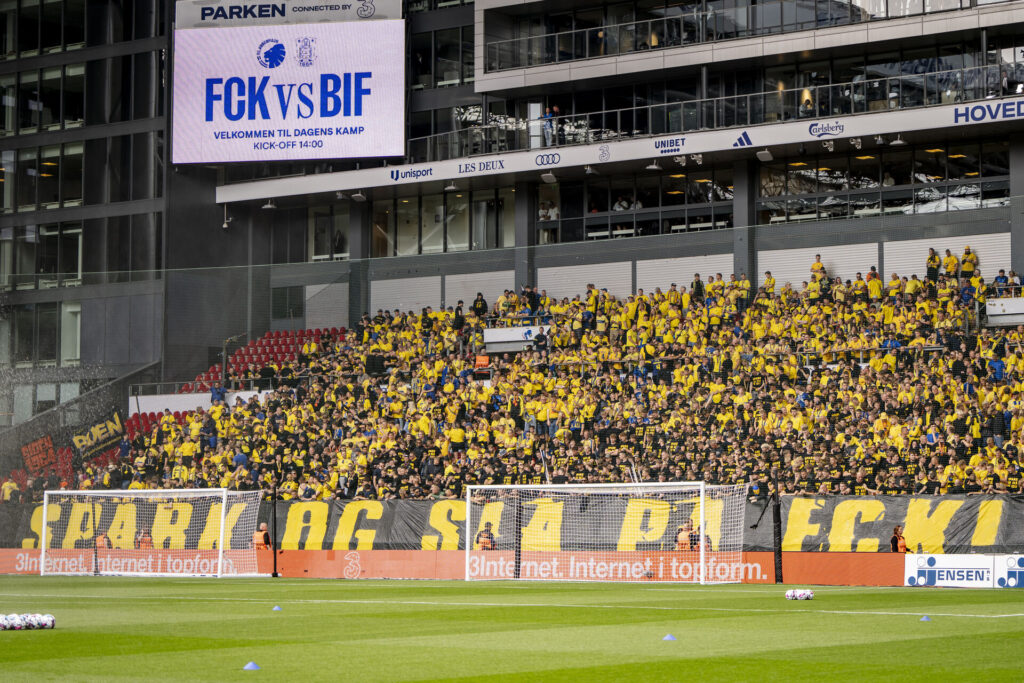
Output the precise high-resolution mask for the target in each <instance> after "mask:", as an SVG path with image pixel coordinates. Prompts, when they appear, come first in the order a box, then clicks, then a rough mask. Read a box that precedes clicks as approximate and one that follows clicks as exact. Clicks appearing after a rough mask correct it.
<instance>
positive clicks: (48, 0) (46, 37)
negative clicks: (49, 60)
mask: <svg viewBox="0 0 1024 683" xmlns="http://www.w3.org/2000/svg"><path fill="white" fill-rule="evenodd" d="M62 4H63V0H43V6H42V16H41V17H40V28H41V30H40V34H41V35H42V50H43V52H44V53H46V52H55V51H57V50H60V49H61V46H62V44H63V36H62V31H61V29H62V27H63V26H62V25H63V19H62V17H61V5H62Z"/></svg>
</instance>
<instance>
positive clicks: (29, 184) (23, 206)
mask: <svg viewBox="0 0 1024 683" xmlns="http://www.w3.org/2000/svg"><path fill="white" fill-rule="evenodd" d="M38 181H39V152H38V150H37V149H36V148H35V147H31V148H29V149H22V150H18V183H17V186H18V210H19V211H31V210H33V209H35V208H36V187H37V185H38Z"/></svg>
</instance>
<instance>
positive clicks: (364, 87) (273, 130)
mask: <svg viewBox="0 0 1024 683" xmlns="http://www.w3.org/2000/svg"><path fill="white" fill-rule="evenodd" d="M172 116H173V123H172V133H173V134H172V144H173V154H172V160H173V163H176V164H188V163H226V162H237V161H285V160H288V161H291V160H299V159H340V158H351V157H386V156H400V155H402V154H403V153H404V146H405V142H404V141H405V22H404V21H401V20H388V21H372V22H366V23H359V22H338V23H328V24H296V25H279V26H240V27H229V28H217V29H207V28H202V29H179V30H177V31H175V33H174V86H173V106H172Z"/></svg>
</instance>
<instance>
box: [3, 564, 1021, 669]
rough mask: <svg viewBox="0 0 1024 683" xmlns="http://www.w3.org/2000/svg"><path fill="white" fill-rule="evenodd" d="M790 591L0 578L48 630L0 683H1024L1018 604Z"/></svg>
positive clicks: (7, 639) (943, 595)
mask: <svg viewBox="0 0 1024 683" xmlns="http://www.w3.org/2000/svg"><path fill="white" fill-rule="evenodd" d="M784 592H785V587H776V586H754V585H750V586H740V585H728V586H708V587H700V586H683V585H652V584H566V583H526V582H517V583H514V582H500V583H490V582H475V583H462V582H435V581H423V582H420V581H415V582H414V581H322V580H300V579H295V580H289V579H276V580H275V579H223V580H216V579H141V578H108V577H103V578H93V577H83V578H64V577H11V576H6V577H0V612H3V613H5V614H9V613H12V612H15V613H22V612H40V613H47V612H48V613H51V614H53V615H55V616H56V618H57V628H56V629H55V630H53V631H16V632H15V631H8V632H2V633H0V680H3V681H17V680H33V681H35V680H57V679H60V680H75V681H79V680H104V681H110V680H133V681H138V680H216V681H225V680H244V681H255V680H275V681H277V680H334V681H338V680H344V681H423V680H470V679H490V680H507V681H541V680H543V681H549V680H562V681H626V680H637V681H662V680H664V681H681V680H684V679H690V680H701V679H711V680H734V681H753V680H787V681H823V680H824V681H828V682H829V683H832V682H833V681H845V680H849V681H865V680H885V679H888V680H901V681H908V680H922V681H935V680H957V679H964V678H967V677H971V678H972V679H974V680H978V681H1003V680H1005V681H1020V680H1022V679H1024V663H1022V659H1021V653H1022V652H1024V647H1022V646H1024V590H1021V591H1016V590H1001V591H983V590H974V591H968V590H950V589H899V588H889V589H881V588H880V589H872V588H816V589H815V593H816V598H815V599H814V600H813V601H811V602H795V601H787V600H786V599H785V598H784ZM274 605H280V606H281V608H282V610H281V611H280V612H274V611H272V607H273V606H274ZM922 615H928V616H930V617H931V619H932V620H931V621H930V622H922V621H921V620H920V619H921V616H922ZM669 633H671V634H672V635H674V636H675V637H676V638H677V640H676V641H674V642H672V641H664V640H663V638H664V636H665V635H666V634H669ZM249 661H255V662H256V663H257V664H258V665H259V666H260V667H261V670H260V671H243V670H242V667H243V666H245V664H246V663H247V662H249Z"/></svg>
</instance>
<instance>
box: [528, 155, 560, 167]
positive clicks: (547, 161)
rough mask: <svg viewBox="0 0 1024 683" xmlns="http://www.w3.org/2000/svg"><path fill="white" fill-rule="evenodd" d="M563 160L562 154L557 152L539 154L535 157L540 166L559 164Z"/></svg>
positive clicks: (534, 159)
mask: <svg viewBox="0 0 1024 683" xmlns="http://www.w3.org/2000/svg"><path fill="white" fill-rule="evenodd" d="M561 160H562V155H561V154H558V153H557V152H556V153H554V154H538V155H537V156H535V157H534V158H533V163H535V164H537V165H538V166H557V165H558V162H560V161H561Z"/></svg>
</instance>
